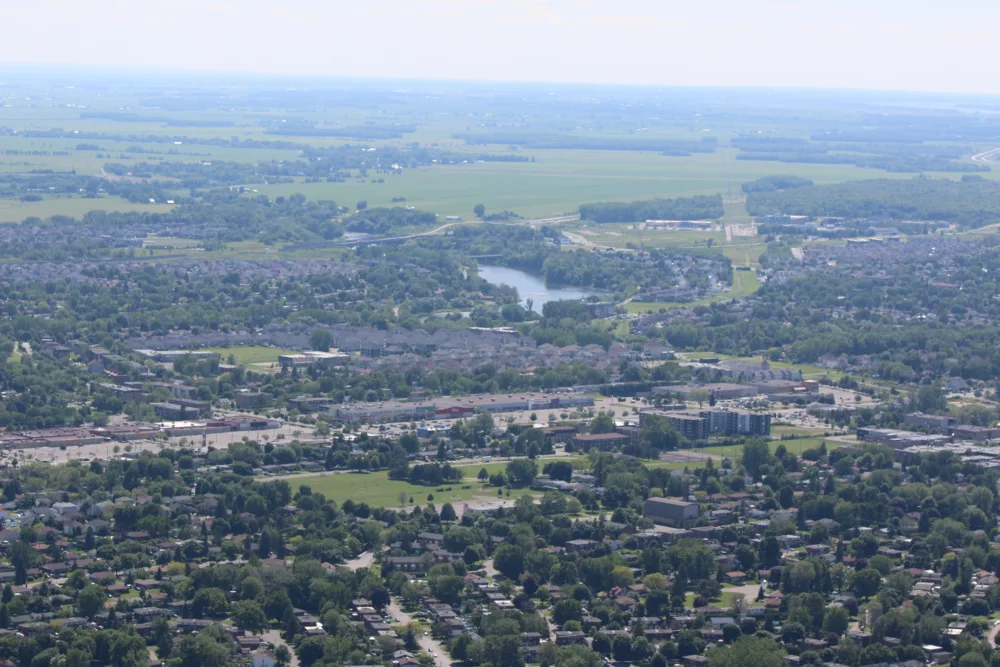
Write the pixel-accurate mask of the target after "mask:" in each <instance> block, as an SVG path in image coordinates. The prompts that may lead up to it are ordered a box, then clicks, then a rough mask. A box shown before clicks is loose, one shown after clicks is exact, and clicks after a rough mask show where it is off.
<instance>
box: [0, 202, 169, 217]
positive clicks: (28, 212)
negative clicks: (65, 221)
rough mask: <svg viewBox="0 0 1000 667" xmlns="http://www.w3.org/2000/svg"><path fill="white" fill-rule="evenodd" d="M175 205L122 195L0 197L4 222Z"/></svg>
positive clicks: (162, 210)
mask: <svg viewBox="0 0 1000 667" xmlns="http://www.w3.org/2000/svg"><path fill="white" fill-rule="evenodd" d="M173 208H174V207H173V206H171V205H169V204H133V203H131V202H127V201H125V200H124V199H120V198H119V197H101V198H100V199H84V198H83V197H72V198H70V197H58V198H56V197H53V198H45V199H43V200H42V201H37V202H22V201H20V200H17V199H0V222H21V221H22V220H24V219H25V218H30V217H36V218H48V217H51V216H53V215H65V216H69V217H71V218H79V217H80V216H82V215H83V214H84V213H87V212H88V211H120V212H123V213H130V212H133V211H143V212H146V213H168V212H170V210H171V209H173Z"/></svg>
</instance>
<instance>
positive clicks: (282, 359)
mask: <svg viewBox="0 0 1000 667" xmlns="http://www.w3.org/2000/svg"><path fill="white" fill-rule="evenodd" d="M348 359H350V356H348V355H346V354H344V353H343V352H315V351H311V350H310V351H306V352H299V353H298V354H279V355H278V363H279V364H280V365H281V367H282V368H295V367H298V368H303V367H305V368H308V367H310V366H316V367H318V368H331V367H333V366H343V365H344V364H346V363H347V360H348Z"/></svg>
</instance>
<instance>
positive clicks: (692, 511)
mask: <svg viewBox="0 0 1000 667" xmlns="http://www.w3.org/2000/svg"><path fill="white" fill-rule="evenodd" d="M700 513H701V509H700V508H699V507H698V503H692V502H688V501H686V500H681V499H680V498H647V499H646V504H645V506H644V507H643V511H642V515H643V516H644V517H645V518H647V519H649V520H650V521H652V522H653V523H659V524H663V525H667V526H676V527H682V526H683V525H684V524H685V523H687V522H688V521H694V520H696V519H697V518H698V516H699V515H700Z"/></svg>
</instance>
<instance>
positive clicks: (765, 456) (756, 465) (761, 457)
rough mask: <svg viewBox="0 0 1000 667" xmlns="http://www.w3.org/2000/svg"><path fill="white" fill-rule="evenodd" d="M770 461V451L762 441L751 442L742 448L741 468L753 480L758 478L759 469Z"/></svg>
mask: <svg viewBox="0 0 1000 667" xmlns="http://www.w3.org/2000/svg"><path fill="white" fill-rule="evenodd" d="M770 460H771V449H770V448H769V447H768V445H767V443H766V442H764V441H763V440H751V441H750V442H748V443H747V444H745V445H744V446H743V459H742V461H743V467H744V468H745V469H746V471H747V472H748V473H749V474H750V475H751V476H752V477H754V478H755V479H757V478H759V477H760V468H761V466H763V465H765V464H766V463H767V462H768V461H770Z"/></svg>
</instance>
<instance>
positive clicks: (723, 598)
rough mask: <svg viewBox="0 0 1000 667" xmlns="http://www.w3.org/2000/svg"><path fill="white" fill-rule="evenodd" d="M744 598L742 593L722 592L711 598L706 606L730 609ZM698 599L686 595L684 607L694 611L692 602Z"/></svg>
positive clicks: (691, 594) (693, 595) (694, 595)
mask: <svg viewBox="0 0 1000 667" xmlns="http://www.w3.org/2000/svg"><path fill="white" fill-rule="evenodd" d="M744 597H745V596H744V595H743V594H742V593H733V592H728V593H726V592H724V593H723V594H722V595H720V596H719V597H717V598H712V599H711V600H709V601H708V604H710V605H712V606H713V607H722V608H723V609H732V608H733V606H734V605H735V604H736V603H737V602H739V601H740V600H742V599H743V598H744ZM697 598H698V596H697V595H696V594H695V593H686V594H685V595H684V606H685V607H687V608H688V609H694V601H695V600H696V599H697Z"/></svg>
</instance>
